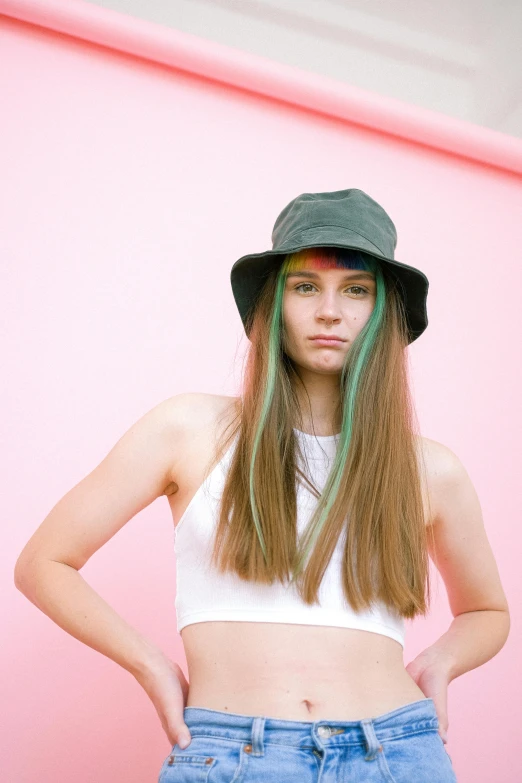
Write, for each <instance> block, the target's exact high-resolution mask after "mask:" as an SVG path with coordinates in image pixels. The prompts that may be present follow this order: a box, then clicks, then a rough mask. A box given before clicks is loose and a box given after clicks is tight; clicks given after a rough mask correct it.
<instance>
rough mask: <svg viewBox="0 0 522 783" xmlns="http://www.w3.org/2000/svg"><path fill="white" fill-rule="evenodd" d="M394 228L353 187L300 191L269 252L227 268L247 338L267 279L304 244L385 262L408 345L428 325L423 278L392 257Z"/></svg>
mask: <svg viewBox="0 0 522 783" xmlns="http://www.w3.org/2000/svg"><path fill="white" fill-rule="evenodd" d="M396 245H397V231H396V229H395V225H394V224H393V221H392V220H391V218H390V216H389V215H388V214H387V213H386V212H385V211H384V209H383V208H382V207H381V206H380V204H378V203H377V202H376V201H374V200H373V199H372V198H370V196H368V195H367V194H366V193H364V191H362V190H359V189H358V188H349V189H348V190H334V191H332V192H330V193H301V195H300V196H297V198H295V199H293V201H291V202H290V203H289V204H287V206H286V207H285V208H284V209H283V211H282V212H281V213H280V214H279V216H278V218H277V220H276V222H275V223H274V228H273V231H272V250H266V251H264V252H263V253H249V254H248V255H246V256H242V257H241V258H239V259H238V260H237V261H236V262H235V263H234V265H233V267H232V269H231V272H230V282H231V284H232V291H233V294H234V299H235V300H236V304H237V307H238V310H239V314H240V316H241V320H242V321H243V326H244V327H245V331H246V332H247V336H248V331H247V329H248V326H249V324H248V320H247V319H248V316H249V314H250V312H251V309H252V308H253V307H254V306H255V304H256V301H257V297H258V295H259V293H260V291H261V289H262V287H263V285H264V283H265V281H266V278H267V276H268V274H269V273H270V271H271V270H272V269H273V268H274V266H275V265H277V266H279V265H280V264H281V263H282V262H283V260H284V257H285V256H286V255H287V253H295V252H297V251H298V250H304V249H305V248H309V247H339V248H351V249H353V250H362V251H364V252H365V253H368V254H369V255H371V256H373V257H374V258H377V259H378V260H379V261H382V262H384V263H385V264H386V265H387V268H388V270H389V272H390V273H391V274H392V276H393V277H394V278H395V279H396V280H397V281H398V290H399V293H400V294H401V296H402V298H403V301H404V305H405V309H406V317H407V322H408V330H409V333H410V339H409V341H408V342H409V343H412V342H413V341H414V340H416V339H417V337H419V336H420V335H421V334H422V332H423V331H424V330H425V329H426V327H427V325H428V316H427V313H426V299H427V296H428V286H429V282H428V278H427V277H426V275H425V274H424V273H423V272H421V271H420V270H419V269H415V268H414V267H412V266H408V265H407V264H402V263H401V262H400V261H396V260H395V259H394V257H393V254H394V251H395V247H396Z"/></svg>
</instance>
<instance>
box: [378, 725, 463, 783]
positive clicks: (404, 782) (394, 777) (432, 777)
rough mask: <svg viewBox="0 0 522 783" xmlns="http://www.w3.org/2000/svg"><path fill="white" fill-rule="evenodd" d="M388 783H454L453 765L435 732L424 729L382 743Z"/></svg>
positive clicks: (455, 780)
mask: <svg viewBox="0 0 522 783" xmlns="http://www.w3.org/2000/svg"><path fill="white" fill-rule="evenodd" d="M381 744H382V754H381V755H382V764H383V766H384V768H385V772H386V775H388V776H389V777H388V783H411V781H412V780H415V783H457V779H456V777H455V773H454V771H453V765H452V763H451V759H450V757H449V754H448V753H447V751H446V749H445V747H444V743H443V741H442V739H441V736H440V734H439V733H438V731H437V730H434V729H427V730H426V731H419V732H416V733H412V734H404V735H402V736H399V737H394V738H391V739H389V740H383V741H382V743H381Z"/></svg>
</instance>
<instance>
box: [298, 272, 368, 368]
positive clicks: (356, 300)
mask: <svg viewBox="0 0 522 783" xmlns="http://www.w3.org/2000/svg"><path fill="white" fill-rule="evenodd" d="M308 266H309V267H311V268H309V269H301V270H299V271H291V272H289V273H288V277H287V280H286V285H285V291H284V295H283V321H284V324H285V328H286V333H287V341H286V344H285V346H284V347H285V350H286V353H287V354H288V356H289V357H290V358H291V359H292V360H293V361H294V362H295V363H296V364H297V365H299V366H301V367H303V368H306V369H308V370H311V371H315V372H318V373H339V372H340V371H341V369H342V366H343V362H344V358H345V355H346V353H347V351H348V350H349V348H350V345H351V344H352V342H353V341H354V339H355V338H356V337H357V335H358V334H359V332H360V331H361V329H362V328H363V326H364V325H365V323H366V322H367V321H368V318H369V317H370V315H371V313H372V310H373V308H374V306H375V297H376V284H375V275H374V274H373V273H371V272H365V271H362V270H360V269H345V268H338V267H332V268H329V269H328V268H327V269H324V268H323V269H317V268H313V264H309V265H308ZM317 335H326V336H327V337H335V338H337V339H336V340H335V341H331V342H324V341H323V342H321V340H320V339H317ZM314 338H315V339H314Z"/></svg>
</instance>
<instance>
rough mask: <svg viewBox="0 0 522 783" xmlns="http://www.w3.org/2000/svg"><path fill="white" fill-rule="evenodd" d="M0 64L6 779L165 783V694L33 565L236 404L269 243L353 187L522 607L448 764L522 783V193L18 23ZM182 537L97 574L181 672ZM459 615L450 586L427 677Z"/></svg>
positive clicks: (11, 25)
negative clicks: (250, 303) (187, 395)
mask: <svg viewBox="0 0 522 783" xmlns="http://www.w3.org/2000/svg"><path fill="white" fill-rule="evenodd" d="M55 4H56V3H55ZM7 5H9V3H7V4H4V7H2V2H0V11H2V10H4V12H5V13H8V12H9V9H8V8H6V6H7ZM10 5H11V6H12V5H13V3H11V4H10ZM41 5H42V4H41ZM44 5H45V4H44ZM49 5H52V4H51V3H50V4H49ZM99 13H100V14H102V17H103V13H104V12H103V11H99ZM111 18H112V19H113V20H114V17H111ZM200 43H201V44H202V42H200ZM202 45H203V44H202ZM209 46H210V48H211V45H209ZM0 52H1V54H0V56H1V59H2V66H1V68H0V89H1V94H0V105H1V107H2V109H1V111H2V122H1V125H0V128H1V130H0V133H1V139H2V145H1V163H0V167H1V172H2V176H1V180H0V182H1V185H0V208H1V214H2V218H3V221H2V222H3V229H2V232H0V252H1V258H2V265H1V272H2V276H3V278H4V279H3V281H2V286H1V291H2V311H3V315H4V316H5V324H6V326H7V329H6V330H5V335H6V337H7V340H6V341H5V342H4V345H3V350H2V356H3V368H2V369H3V373H4V378H5V379H6V382H5V383H4V384H3V386H2V389H1V395H2V399H1V403H2V410H3V411H4V416H3V430H4V431H3V441H4V448H3V449H2V454H3V455H4V459H3V465H2V472H3V477H4V512H3V517H4V522H3V525H2V531H3V542H2V551H3V553H4V556H3V558H2V571H1V573H0V579H1V580H2V582H1V585H0V588H1V591H2V595H3V601H2V603H1V612H2V616H1V617H0V622H1V627H2V629H3V632H4V633H3V644H2V658H3V660H2V671H3V673H4V676H3V677H2V678H1V680H0V682H1V684H0V689H1V691H2V692H1V693H0V699H1V702H2V703H3V704H4V710H3V713H4V726H3V730H2V732H1V736H2V748H1V751H0V757H1V762H0V763H1V765H2V766H3V769H2V775H1V778H2V780H5V781H6V782H8V783H32V782H33V781H34V780H36V779H38V781H41V783H44V781H49V783H51V781H52V783H55V781H59V782H61V781H66V780H70V779H74V780H75V782H76V783H84V781H85V783H87V781H92V780H95V779H96V780H100V781H107V782H108V781H113V780H118V781H120V780H121V781H123V780H125V781H126V783H133V782H134V781H135V783H145V781H155V780H156V779H157V775H158V773H159V768H160V766H161V762H162V760H163V758H164V756H165V755H166V753H167V752H168V750H169V747H168V741H167V738H166V736H165V734H164V732H163V729H162V728H161V725H160V723H159V720H158V718H157V715H156V712H155V710H154V708H153V706H152V704H151V703H150V702H149V701H148V698H147V697H146V695H145V693H144V692H143V691H142V690H141V689H140V687H139V686H138V685H137V684H136V683H135V681H134V680H133V678H132V677H131V676H129V674H128V673H127V672H126V671H124V670H123V669H120V668H119V667H118V666H116V665H115V664H114V663H113V662H112V661H110V660H109V659H107V658H104V657H103V656H102V655H100V654H98V653H96V652H94V651H93V650H91V649H90V648H88V647H86V646H85V645H82V644H81V643H79V642H77V641H76V639H74V638H72V637H70V636H68V635H67V634H66V633H65V632H64V631H63V630H62V629H61V628H59V627H58V626H56V625H54V624H53V623H52V622H51V621H50V620H49V619H48V618H47V617H46V616H45V615H43V614H42V613H41V612H40V611H39V610H38V609H36V608H35V607H34V606H33V605H32V604H31V603H29V602H28V601H27V599H26V598H25V597H24V596H23V595H22V594H21V593H19V592H18V591H17V590H16V588H15V587H14V584H13V566H14V562H15V560H16V557H17V555H18V553H19V552H20V550H21V549H22V547H23V545H24V544H25V542H26V541H27V539H28V538H29V537H30V535H31V534H32V532H33V531H34V529H35V528H36V527H37V526H38V525H39V523H40V521H41V520H42V519H43V518H44V517H45V516H46V514H47V513H48V512H49V510H50V509H51V508H52V506H53V505H54V504H55V503H56V502H57V500H58V499H59V498H60V497H61V496H62V495H63V494H65V492H66V491H67V490H68V489H69V488H70V487H71V486H73V485H74V484H75V483H77V482H78V481H79V480H80V479H81V478H83V477H84V476H85V475H86V474H87V473H88V472H90V471H91V470H92V468H93V467H94V466H95V465H96V464H97V463H98V462H99V461H100V460H101V459H102V458H103V457H104V456H105V454H106V453H107V452H108V451H109V449H110V448H111V447H112V445H113V444H114V443H115V442H116V440H117V439H118V438H119V437H120V436H121V434H123V432H124V431H125V430H126V429H127V428H128V427H129V426H130V425H131V424H132V422H133V421H135V420H136V419H137V418H138V417H139V416H141V415H142V414H143V413H144V412H145V411H146V410H148V409H149V408H151V407H152V406H153V405H155V404H156V403H157V402H159V401H160V400H162V399H165V398H166V397H169V396H171V395H172V394H175V393H177V392H181V391H185V390H191V391H192V390H199V391H207V392H212V393H235V391H236V385H237V381H238V377H239V364H240V360H241V355H242V352H243V350H244V348H245V347H246V340H245V338H244V337H243V332H242V326H241V322H240V319H239V314H238V313H237V311H236V308H235V304H234V300H233V297H232V292H231V289H230V284H229V271H230V267H231V266H232V263H233V262H234V261H235V260H236V259H237V258H239V257H240V256H241V255H243V254H245V253H248V252H254V251H260V250H264V249H268V248H269V247H270V234H271V229H272V225H273V222H274V220H275V218H276V216H277V214H278V213H279V211H280V210H281V209H282V207H283V206H284V205H285V204H286V203H287V202H288V201H289V200H290V199H291V198H293V197H294V196H296V195H297V194H299V193H302V192H305V191H316V190H337V189H342V188H347V187H359V188H362V189H363V190H365V191H366V192H368V193H369V194H370V195H371V196H372V197H374V198H375V199H376V200H377V201H379V202H380V203H382V204H383V206H384V207H385V208H386V209H387V210H388V211H389V213H390V214H391V216H392V218H393V220H394V221H395V223H396V225H397V228H398V234H399V241H398V246H397V253H396V256H397V258H398V259H399V260H401V261H404V262H405V263H409V264H412V265H414V266H416V265H418V266H419V267H420V268H421V269H423V270H424V271H425V272H426V274H427V275H428V277H429V279H430V282H431V285H430V295H429V299H428V315H429V320H430V326H429V327H428V330H427V331H426V332H425V334H424V335H422V337H421V338H419V340H418V341H417V342H416V343H414V344H413V345H412V346H411V348H410V356H411V365H412V376H413V385H414V391H415V395H416V399H417V406H418V413H419V418H420V421H421V426H422V431H423V433H424V435H426V436H428V437H430V438H434V439H436V440H439V441H441V442H442V443H445V444H446V445H448V446H449V447H450V448H451V449H453V450H454V451H455V452H456V453H457V455H458V456H459V457H460V458H461V459H462V461H463V462H464V464H465V465H466V467H467V469H468V472H469V474H470V476H471V478H472V479H473V481H474V483H475V486H476V488H477V491H478V493H479V497H480V499H481V502H482V508H483V512H484V519H485V524H486V528H487V531H488V535H489V539H490V542H491V545H492V547H493V551H494V553H495V555H496V558H497V562H498V565H499V569H500V573H501V576H502V582H503V585H504V589H505V591H506V594H507V596H508V601H509V603H510V607H511V613H512V629H511V635H510V637H509V640H508V643H507V645H506V646H505V647H504V649H503V650H502V651H501V652H500V653H499V654H498V655H497V656H496V657H495V658H494V659H493V660H492V661H490V662H489V663H488V664H486V665H485V666H482V667H480V668H479V669H475V670H473V671H471V672H468V673H467V674H465V675H463V676H462V677H460V678H458V679H457V680H454V681H453V682H452V683H451V684H450V689H449V721H450V726H449V742H448V745H447V749H448V751H449V753H450V754H451V756H452V759H453V762H454V766H455V768H456V772H457V776H458V779H459V783H472V782H473V783H482V781H484V783H485V782H486V781H488V782H489V781H490V780H495V781H496V783H504V782H506V783H507V781H509V782H510V783H511V781H515V780H518V779H522V762H521V760H520V758H519V756H518V754H513V748H514V743H515V741H516V739H517V736H518V735H519V727H520V725H521V723H522V706H521V705H522V680H521V678H520V676H519V669H520V666H519V658H520V649H521V648H520V641H521V639H520V636H521V633H520V625H519V619H520V611H521V610H520V606H521V605H522V600H521V598H522V596H521V582H520V578H519V572H520V565H519V554H518V553H519V551H520V546H521V545H522V535H521V533H520V525H519V520H520V511H521V508H520V500H519V498H520V492H519V487H518V484H519V476H518V474H519V471H520V468H521V459H520V451H521V449H520V431H521V418H522V415H521V407H520V402H519V401H520V396H521V366H520V337H521V320H522V317H521V307H520V301H519V300H520V295H519V292H520V286H521V284H522V272H521V269H520V247H521V246H522V221H521V220H520V216H521V214H522V188H521V177H520V173H518V172H517V171H516V170H513V171H509V170H508V168H509V167H508V166H506V165H504V168H500V164H499V165H498V166H493V165H487V164H485V163H480V162H479V161H477V160H475V161H472V160H469V159H465V158H464V157H462V156H457V155H454V154H449V153H447V152H444V151H441V150H440V149H439V150H437V149H434V148H433V147H430V146H428V145H427V144H425V145H421V144H416V143H414V142H413V141H411V139H410V140H407V139H400V138H398V137H393V136H390V135H385V134H384V133H381V132H377V131H373V130H371V129H369V128H363V127H361V126H359V125H357V124H354V123H350V122H347V121H346V120H345V119H341V118H338V119H335V118H334V117H326V116H324V115H323V114H320V113H318V112H314V111H312V110H311V109H304V108H298V107H296V106H291V105H289V104H287V103H283V102H281V101H275V100H272V99H270V98H268V97H266V96H264V97H263V96H260V95H257V94H255V93H253V92H250V93H249V92H247V91H244V90H240V89H237V88H235V87H231V86H227V85H226V84H223V83H222V84H218V83H216V82H212V81H211V80H208V79H205V78H202V77H201V76H195V75H192V76H191V75H190V74H188V73H183V72H181V71H176V70H174V69H172V68H170V67H167V66H166V65H164V64H155V63H153V62H148V61H146V60H144V59H139V58H137V57H134V56H130V55H128V54H123V53H119V52H117V51H114V50H110V49H108V48H103V47H101V46H99V45H97V44H92V43H88V42H86V41H81V40H79V39H76V38H72V37H70V36H68V35H65V34H63V33H57V32H52V31H49V30H45V29H43V28H40V27H35V26H32V25H31V24H28V23H25V22H21V21H17V20H15V19H12V18H9V17H8V16H3V17H0ZM236 54H237V53H236ZM408 111H409V113H410V114H411V115H412V116H415V112H416V109H414V108H412V107H408ZM354 119H355V120H356V119H357V117H356V116H354ZM460 127H461V128H462V126H460ZM474 132H475V130H474V129H473V127H472V126H470V138H471V137H472V136H473V133H474ZM477 132H478V133H479V135H480V132H481V131H480V129H478V130H477ZM496 143H500V142H499V139H498V138H497V139H496ZM517 143H518V142H517V141H516V140H515V141H514V140H512V139H509V138H508V137H506V149H507V148H509V149H511V150H515V152H516V155H518V153H519V151H520V146H518V147H517ZM513 168H514V169H516V166H515V165H514V166H513ZM235 363H236V364H235ZM173 538H174V537H173V529H172V523H171V520H170V516H169V510H168V504H167V502H166V500H165V499H158V500H157V501H156V502H155V503H153V504H152V505H151V506H149V507H148V508H147V509H145V510H144V511H143V512H141V513H140V514H138V515H137V516H136V517H135V518H134V519H132V520H131V521H130V522H129V523H128V524H127V525H126V526H125V527H124V528H123V530H122V531H120V533H119V534H118V535H117V536H116V537H115V538H114V539H112V540H111V541H110V542H109V543H108V544H107V545H106V546H105V547H103V549H102V550H100V551H99V552H98V553H97V554H96V555H95V557H94V558H92V560H91V561H89V562H88V563H87V565H86V566H85V567H84V568H83V569H82V575H83V576H84V577H85V578H86V579H87V581H88V582H89V583H90V584H91V585H92V586H93V587H94V588H95V589H96V590H97V591H98V592H99V593H100V594H101V595H102V596H103V597H104V598H105V599H106V600H107V601H108V602H109V603H110V604H111V605H112V606H113V607H114V608H115V609H116V610H117V611H118V612H119V613H120V614H121V615H122V616H123V617H124V618H125V619H126V620H128V621H129V622H130V623H132V624H133V625H135V626H136V627H137V628H138V629H139V630H140V631H141V632H142V633H143V634H144V635H145V636H147V637H149V638H150V639H151V640H153V641H154V642H155V643H156V644H159V645H160V646H161V647H162V648H163V649H164V650H165V651H166V652H168V653H169V654H170V655H171V656H172V657H173V658H174V659H176V660H178V661H180V662H181V664H182V665H183V666H185V660H184V656H183V650H182V646H181V641H180V639H179V638H178V636H177V633H176V627H175V615H174V587H175V570H174V569H175V563H174V557H173ZM434 575H436V572H434ZM450 620H451V614H450V612H449V608H448V604H447V599H446V594H445V591H444V586H443V583H442V582H441V581H440V580H439V587H438V597H437V599H436V602H435V605H434V609H433V612H432V614H431V616H430V618H429V619H427V620H425V621H416V622H415V623H414V624H412V625H410V626H409V627H408V634H407V643H406V649H405V656H404V659H405V663H407V662H408V661H410V660H411V659H412V658H413V657H414V656H415V655H416V654H417V653H418V652H419V651H420V650H421V649H422V648H423V647H425V646H427V645H428V644H430V643H431V642H432V641H433V640H434V639H435V638H436V637H438V636H439V635H440V634H442V633H443V632H444V631H445V630H446V628H447V626H448V625H449V622H450ZM185 671H186V669H185ZM6 704H7V705H8V709H7V710H6V709H5V705H6Z"/></svg>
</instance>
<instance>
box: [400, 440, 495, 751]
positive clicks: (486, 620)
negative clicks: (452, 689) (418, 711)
mask: <svg viewBox="0 0 522 783" xmlns="http://www.w3.org/2000/svg"><path fill="white" fill-rule="evenodd" d="M424 441H425V443H426V444H427V445H428V447H427V449H426V451H427V456H428V458H427V467H428V477H429V491H430V501H431V505H432V512H433V519H432V525H433V528H432V529H433V533H434V535H433V543H432V542H431V540H430V537H429V539H428V540H429V554H430V557H431V559H432V560H433V562H434V564H435V566H436V568H437V570H438V571H439V573H440V575H441V577H442V579H443V581H444V584H445V587H446V591H447V594H448V600H449V604H450V608H451V612H452V614H453V617H454V619H453V621H452V622H451V625H450V627H449V629H448V630H447V631H446V632H445V633H444V634H442V636H441V637H440V638H439V639H437V641H436V642H434V643H433V644H432V645H430V646H429V647H428V648H427V649H426V650H424V651H423V652H421V653H420V654H419V655H418V656H417V657H416V658H415V659H414V660H413V661H411V662H410V663H409V664H408V666H406V670H407V671H408V672H409V674H410V675H411V676H412V677H413V679H414V680H415V682H416V683H417V685H418V686H419V687H420V688H421V690H422V691H423V693H424V694H425V695H426V696H429V697H431V698H433V700H434V702H435V706H436V708H437V714H438V717H439V723H440V728H439V733H440V734H441V737H442V739H443V740H444V741H446V739H447V737H446V732H447V728H448V715H447V687H448V684H449V683H450V682H451V680H453V679H455V677H458V676H459V675H461V674H464V673H465V672H467V671H470V670H471V669H475V668H476V667H477V666H481V665H482V664H483V663H486V661H489V660H490V659H491V658H493V656H495V655H496V654H497V653H498V652H499V650H501V649H502V647H503V646H504V644H505V642H506V639H507V637H508V634H509V628H510V616H509V607H508V603H507V600H506V596H505V594H504V590H503V588H502V584H501V581H500V576H499V572H498V568H497V564H496V561H495V558H494V555H493V552H492V550H491V546H490V544H489V541H488V538H487V535H486V531H485V528H484V522H483V519H482V510H481V506H480V502H479V499H478V496H477V493H476V491H475V488H474V486H473V483H472V481H471V479H470V477H469V475H468V473H467V471H466V469H465V468H464V466H463V465H462V463H461V461H460V460H459V458H458V457H457V456H456V455H455V454H454V453H453V452H452V451H451V449H449V448H447V447H446V446H443V445H442V444H441V443H437V442H436V441H433V440H429V439H427V438H425V439H424Z"/></svg>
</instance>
